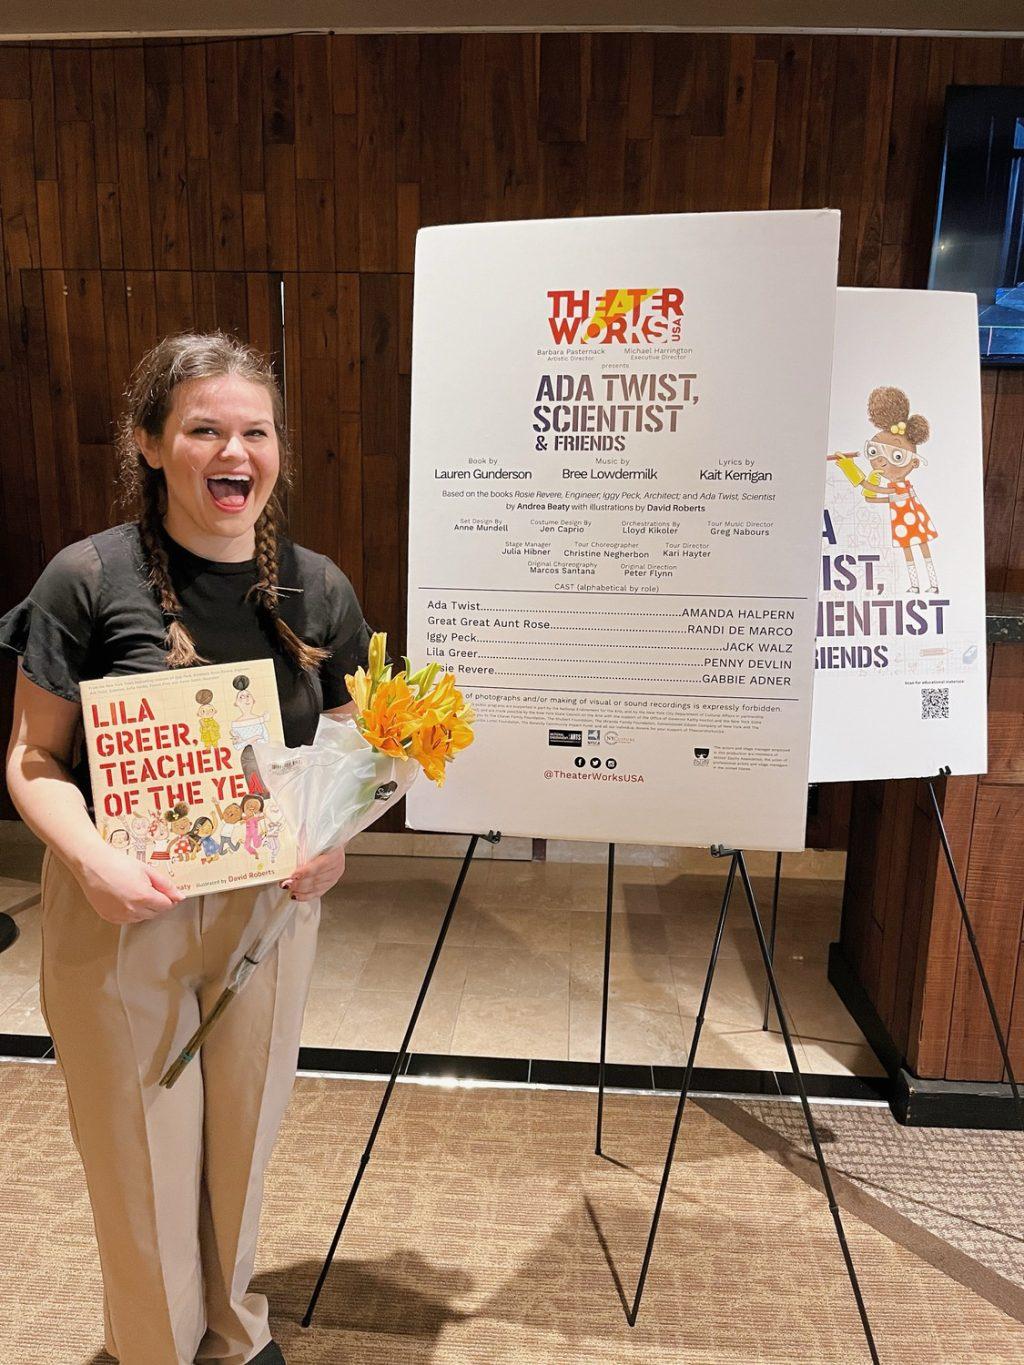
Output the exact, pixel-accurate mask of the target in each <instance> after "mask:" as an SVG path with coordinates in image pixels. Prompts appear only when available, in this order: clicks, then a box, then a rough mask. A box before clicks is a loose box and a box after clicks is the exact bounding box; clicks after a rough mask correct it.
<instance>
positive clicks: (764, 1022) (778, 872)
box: [761, 853, 782, 1033]
mask: <svg viewBox="0 0 1024 1365" xmlns="http://www.w3.org/2000/svg"><path fill="white" fill-rule="evenodd" d="M781 882H782V854H781V853H776V855H775V882H774V885H773V886H772V922H771V927H770V928H769V930H768V956H769V957H770V958H771V960H772V966H774V965H775V931H776V929H777V928H778V924H779V886H780V884H781ZM771 999H772V988H771V986H770V985H769V984H768V982H767V981H766V982H765V983H764V1015H763V1017H762V1019H761V1030H762V1032H764V1033H767V1032H768V1010H769V1009H770V1007H771Z"/></svg>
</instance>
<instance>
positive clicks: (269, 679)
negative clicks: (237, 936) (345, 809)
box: [81, 659, 296, 896]
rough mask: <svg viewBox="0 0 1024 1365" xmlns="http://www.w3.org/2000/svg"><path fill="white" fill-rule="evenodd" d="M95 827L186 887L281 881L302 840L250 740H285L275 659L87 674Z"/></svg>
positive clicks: (201, 890) (198, 891)
mask: <svg viewBox="0 0 1024 1365" xmlns="http://www.w3.org/2000/svg"><path fill="white" fill-rule="evenodd" d="M81 689H82V718H83V722H84V727H85V742H86V746H87V749H88V753H89V772H90V775H91V778H92V792H93V806H94V810H95V820H96V827H97V829H98V830H99V831H100V833H101V834H102V835H103V838H104V839H105V840H106V842H107V843H108V844H110V845H111V847H113V848H118V849H121V850H122V851H123V852H124V853H125V854H126V855H127V856H128V857H131V858H137V859H138V860H139V862H141V863H147V864H148V865H150V866H152V867H156V868H159V869H160V870H161V871H162V872H164V873H166V875H167V876H168V877H170V879H171V881H173V882H174V884H175V886H177V887H178V889H179V890H180V891H182V892H184V893H185V894H186V895H189V896H191V895H203V894H206V893H208V892H214V891H228V890H232V889H234V888H235V887H238V886H245V885H255V884H258V883H260V882H271V881H280V880H281V879H282V878H284V877H287V876H288V875H289V874H290V873H291V872H293V871H294V870H295V864H296V849H295V841H294V838H293V836H292V835H291V833H290V831H289V829H288V827H287V825H286V824H285V822H284V819H283V816H282V812H281V810H280V808H279V807H278V805H277V803H276V802H275V801H274V800H273V798H272V797H271V795H270V790H269V788H268V787H267V785H266V783H265V782H264V781H263V777H262V775H261V773H260V768H259V762H258V761H257V757H256V752H255V750H254V748H253V746H254V745H255V744H259V743H277V744H281V743H283V742H284V734H283V731H282V728H281V708H280V705H279V703H278V696H277V680H276V678H275V676H274V665H273V661H272V660H270V659H251V660H248V661H246V662H245V663H232V664H213V665H210V666H209V667H202V668H173V669H169V670H167V671H166V672H162V673H137V674H133V675H131V676H129V677H111V678H98V679H95V680H93V681H91V682H83V683H82V684H81Z"/></svg>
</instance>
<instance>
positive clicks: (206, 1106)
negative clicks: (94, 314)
mask: <svg viewBox="0 0 1024 1365" xmlns="http://www.w3.org/2000/svg"><path fill="white" fill-rule="evenodd" d="M118 446H119V450H120V455H121V483H122V488H123V495H124V499H125V503H126V506H127V508H128V510H129V512H130V516H131V519H130V520H129V521H127V522H124V523H122V524H121V525H118V526H113V527H110V528H109V529H107V530H105V531H101V532H99V533H97V534H96V535H92V536H89V537H88V538H87V539H85V540H82V541H78V542H77V543H75V544H74V545H69V546H67V547H66V548H65V549H64V550H61V551H60V553H59V554H57V555H56V556H55V557H54V559H53V560H51V562H50V563H49V564H48V565H47V566H46V568H45V569H44V571H43V573H42V575H41V576H40V578H39V580H38V581H37V583H36V585H35V587H34V588H33V589H32V592H31V593H30V595H29V596H28V597H27V598H26V599H25V601H23V602H21V603H20V604H19V605H18V606H17V607H15V608H14V609H13V610H12V611H11V612H9V613H8V614H7V615H6V616H5V617H4V618H3V619H2V620H0V644H2V645H4V646H6V647H7V648H9V649H12V650H14V651H15V652H16V653H17V654H19V655H20V656H21V667H20V669H19V672H18V682H17V690H16V695H15V718H14V728H13V732H12V739H11V748H10V751H9V754H8V763H7V777H8V785H9V789H10V792H11V796H12V798H13V800H14V802H15V804H16V806H17V808H18V810H19V812H20V813H21V815H22V816H23V818H24V819H25V822H26V824H28V825H29V826H30V827H31V828H32V829H33V830H34V831H35V833H36V834H37V835H38V836H39V837H40V838H41V839H42V840H43V841H44V843H46V845H47V853H46V857H45V859H44V864H43V884H42V923H43V972H42V981H41V983H40V984H41V990H40V999H41V1001H42V1006H43V1012H44V1014H45V1016H46V1020H47V1024H48V1026H49V1029H50V1033H51V1035H52V1037H53V1040H54V1044H55V1048H56V1053H57V1057H58V1059H59V1061H60V1064H61V1067H62V1070H63V1072H64V1077H65V1081H66V1083H67V1088H68V1096H69V1107H70V1110H71V1112H72V1114H73V1115H74V1125H73V1126H74V1134H75V1141H76V1144H77V1146H78V1150H79V1153H80V1155H81V1157H82V1161H83V1164H84V1166H85V1170H86V1176H87V1183H88V1188H89V1195H90V1199H91V1202H92V1207H93V1218H94V1223H95V1227H96V1235H97V1240H98V1242H99V1249H100V1263H101V1265H102V1268H103V1281H104V1297H105V1306H106V1313H105V1325H106V1335H107V1342H106V1344H107V1349H108V1350H109V1352H110V1353H111V1354H112V1355H114V1356H116V1358H117V1359H118V1360H120V1361H121V1362H122V1365H152V1362H154V1361H158V1360H182V1361H184V1360H189V1361H192V1360H195V1359H196V1358H199V1359H202V1360H229V1359H230V1360H238V1361H242V1360H244V1361H247V1362H249V1361H257V1360H258V1361H260V1362H261V1365H270V1363H271V1362H280V1361H281V1360H282V1356H281V1354H280V1351H279V1350H278V1348H277V1346H276V1345H275V1344H274V1343H273V1342H272V1341H271V1340H270V1329H269V1326H268V1306H267V1301H266V1299H265V1298H264V1297H263V1296H262V1295H259V1294H252V1293H250V1292H249V1291H248V1284H249V1279H250V1276H251V1274H252V1269H253V1263H254V1257H255V1250H256V1229H257V1225H258V1220H259V1204H260V1198H261V1191H262V1182H263V1170H264V1167H265V1164H266V1161H267V1159H268V1157H269V1154H270V1150H271V1147H272V1146H273V1142H274V1138H275V1136H276V1133H277V1128H278V1124H279V1122H280V1120H281V1117H282V1114H283V1112H284V1107H285V1104H286V1103H287V1099H288V1095H289V1093H290V1090H291V1086H292V1081H293V1079H294V1075H295V1063H296V1060H297V1056H298V1047H299V1035H300V1029H301V1023H302V1014H303V1010H304V1008H305V1002H306V995H307V992H308V989H309V979H310V974H311V971H312V963H313V953H314V949H315V945H316V936H317V926H318V923H319V913H320V896H321V895H322V894H323V892H324V891H326V890H328V889H329V888H330V887H331V886H333V885H334V883H335V882H336V881H337V880H338V878H339V877H340V876H341V873H342V871H343V869H344V851H343V850H335V851H332V852H330V853H325V854H321V855H319V856H318V857H316V858H313V859H311V860H310V861H309V862H307V863H305V864H304V865H303V866H301V867H299V868H298V869H296V871H295V873H294V874H293V875H292V879H291V883H290V887H291V892H292V895H293V898H294V899H295V900H297V901H300V902H302V904H300V905H298V906H297V907H296V914H295V915H294V916H293V918H292V920H291V922H290V925H289V928H288V930H287V931H286V932H285V933H284V934H283V935H282V936H281V937H280V939H278V941H277V944H276V945H275V948H274V949H273V955H274V958H276V965H275V963H274V961H273V959H272V960H271V961H270V963H269V964H268V965H269V970H267V971H265V972H264V973H262V974H261V975H260V977H259V978H258V980H257V981H256V982H255V983H254V985H253V987H252V988H251V989H250V990H248V991H246V992H245V994H244V996H243V997H242V998H241V999H240V1001H239V1003H238V1004H237V1005H236V1006H235V1010H234V1014H233V1017H232V1018H231V1020H230V1023H229V1025H228V1026H226V1027H225V1028H224V1029H222V1030H221V1031H220V1032H219V1033H218V1035H217V1036H216V1038H214V1039H211V1043H210V1044H208V1045H207V1046H206V1047H204V1049H203V1064H202V1068H199V1067H196V1068H195V1069H194V1070H193V1071H190V1073H189V1078H188V1081H187V1082H186V1083H184V1084H182V1085H180V1086H176V1087H175V1088H174V1089H173V1090H172V1091H167V1090H161V1089H159V1087H158V1079H159V1076H160V1074H161V1071H162V1069H163V1063H164V1061H165V1060H166V1056H167V1054H168V1052H169V1051H170V1050H173V1046H174V1042H175V1040H176V1039H181V1040H184V1038H187V1037H188V1036H189V1034H190V1033H191V1032H192V1031H193V1030H194V1028H195V1026H196V1023H197V1022H198V1019H199V1018H200V1017H201V1016H203V1015H204V1014H205V1013H206V1011H207V1010H208V1009H209V1008H210V1003H211V1000H213V999H215V998H216V996H217V995H218V994H219V992H220V989H221V987H222V985H223V982H224V979H225V978H226V976H227V973H228V971H229V970H230V969H231V968H232V966H233V965H234V963H233V960H232V954H233V953H234V951H235V948H236V946H237V945H238V943H239V942H246V941H249V940H248V939H247V938H246V935H247V934H248V935H258V934H259V933H260V932H261V931H262V927H263V925H264V923H265V921H266V920H267V919H268V917H269V916H270V915H271V914H272V913H274V912H275V910H276V909H277V908H278V906H279V904H280V896H281V892H280V890H278V889H277V888H276V887H275V886H270V887H266V886H261V887H248V888H245V889H242V888H240V889H238V890H235V891H230V892H226V893H220V894H215V895H208V896H194V897H187V898H184V899H183V898H182V897H181V895H180V894H179V893H178V891H177V890H176V888H175V887H174V886H173V884H172V883H171V882H170V881H168V879H167V878H166V877H165V876H164V875H163V873H162V872H161V871H160V869H159V865H157V864H154V863H151V862H149V861H147V860H146V859H145V857H144V856H143V858H142V859H140V858H138V857H136V856H132V855H131V851H130V850H128V849H123V848H121V847H117V846H114V845H113V844H106V843H104V841H103V840H102V838H101V837H100V835H99V833H98V832H97V830H96V828H95V826H94V824H93V823H92V820H91V818H90V812H91V789H90V783H89V774H88V763H87V760H86V759H85V758H84V756H83V754H82V752H81V745H80V733H81V704H80V694H79V683H80V682H82V681H84V680H85V679H90V678H102V677H107V676H110V675H126V674H138V673H148V672H154V671H158V670H163V669H167V668H188V667H190V666H191V665H194V664H198V663H203V662H210V663H231V662H238V661H242V660H247V659H259V658H270V659H272V660H273V663H274V671H275V676H276V679H277V685H278V693H279V698H280V703H281V718H282V723H283V728H284V736H285V741H286V743H288V744H289V745H292V746H294V745H299V744H304V743H308V742H309V741H310V740H311V739H312V736H313V734H314V732H315V730H316V726H317V722H318V720H319V716H320V713H321V712H322V711H328V712H333V713H335V714H337V713H338V712H339V711H346V710H350V709H351V708H352V703H351V700H350V698H349V694H348V690H347V687H346V684H345V676H346V674H354V673H355V672H356V669H357V668H358V667H359V666H360V665H361V664H363V663H364V662H365V661H366V657H367V647H368V644H369V640H370V634H371V632H370V629H369V627H368V626H367V624H366V622H365V621H364V619H363V613H362V609H361V608H360V606H359V603H358V601H357V600H356V596H355V594H354V592H353V590H352V586H351V584H350V583H349V581H348V579H347V578H346V577H345V575H344V574H343V573H342V572H341V570H340V569H339V568H338V567H337V566H336V565H335V564H333V563H332V562H331V561H330V560H329V559H327V558H326V557H325V556H323V555H320V554H316V553H314V552H313V551H311V550H307V549H304V548H303V547H302V546H299V545H296V544H294V543H293V542H292V541H291V540H290V539H289V538H288V537H287V536H286V535H285V534H284V532H283V530H282V529H281V528H282V512H281V507H280V504H279V502H278V498H277V492H276V490H277V487H278V486H279V484H280V483H282V482H285V483H287V481H288V479H289V467H290V463H291V450H290V447H289V443H288V436H287V430H286V427H285V422H284V408H283V402H282V397H281V393H280V390H279V388H278V385H277V381H276V379H275V377H274V374H273V371H272V369H271V367H270V365H269V363H268V362H267V361H266V360H265V359H264V357H262V356H261V355H259V354H258V353H257V352H255V351H254V350H252V349H251V348H250V347H248V346H245V345H243V344H242V343H241V342H239V341H237V340H236V339H235V338H232V337H228V336H225V335H223V334H221V333H214V334H212V335H208V336H198V335H192V334H183V335H180V336H172V337H167V338H166V339H165V340H163V341H162V342H160V343H159V345H157V346H156V347H154V348H153V350H152V351H150V352H149V353H148V354H147V355H146V356H145V357H144V358H143V360H142V362H141V363H140V365H139V367H138V369H137V370H136V371H135V373H134V375H133V376H132V380H131V383H130V385H129V387H128V391H127V394H126V405H125V411H124V414H123V417H122V419H121V422H120V424H119V428H118ZM239 680H240V681H239V682H238V683H236V686H237V687H238V688H239V696H240V702H239V714H240V716H242V718H243V720H244V721H246V722H247V723H249V724H256V723H257V722H260V721H261V718H260V717H254V716H252V715H251V714H247V712H246V708H245V705H244V698H245V697H246V696H249V694H248V692H247V690H246V688H247V680H246V679H245V678H244V676H243V674H241V673H240V674H239ZM251 701H252V699H251V697H249V702H250V705H249V707H248V712H249V713H251V711H252V705H251ZM238 723H242V722H238ZM257 800H258V798H256V797H254V796H252V795H249V796H246V797H244V798H243V799H242V802H241V807H242V813H241V814H240V816H239V819H241V818H242V815H244V816H245V817H246V819H247V837H250V836H251V837H256V833H257V826H258V812H257V811H256V809H255V806H256V802H257ZM186 814H187V813H186ZM181 818H182V820H184V821H185V825H187V824H188V820H187V819H186V815H182V816H181ZM250 824H251V826H252V829H251V830H250V829H249V825H250Z"/></svg>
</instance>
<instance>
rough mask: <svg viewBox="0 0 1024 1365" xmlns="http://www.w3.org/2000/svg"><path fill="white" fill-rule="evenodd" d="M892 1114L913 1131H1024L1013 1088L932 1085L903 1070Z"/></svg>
mask: <svg viewBox="0 0 1024 1365" xmlns="http://www.w3.org/2000/svg"><path fill="white" fill-rule="evenodd" d="M1019 1088H1020V1085H1019V1083H1018V1089H1019ZM892 1111H893V1113H894V1114H895V1115H896V1117H897V1119H899V1121H900V1123H905V1124H907V1126H908V1127H912V1128H999V1129H1003V1130H1007V1131H1009V1130H1014V1129H1016V1130H1020V1128H1021V1120H1020V1111H1019V1110H1018V1108H1017V1103H1016V1101H1015V1100H1014V1098H1013V1091H1012V1090H1011V1089H1010V1087H1009V1085H1006V1084H1003V1083H1001V1082H999V1081H931V1080H927V1079H924V1078H922V1077H920V1076H915V1075H914V1074H913V1072H910V1071H908V1070H907V1069H906V1067H902V1066H901V1067H900V1069H899V1072H898V1073H897V1076H896V1083H895V1089H894V1093H893V1098H892Z"/></svg>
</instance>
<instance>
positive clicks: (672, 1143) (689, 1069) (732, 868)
mask: <svg viewBox="0 0 1024 1365" xmlns="http://www.w3.org/2000/svg"><path fill="white" fill-rule="evenodd" d="M739 856H740V855H739V854H738V853H734V854H733V855H732V861H731V862H730V864H729V875H728V877H727V878H726V882H725V894H724V895H723V897H722V909H721V912H720V913H719V916H718V927H717V928H716V930H715V941H714V944H713V946H712V949H711V957H710V959H709V961H708V971H707V976H706V977H705V979H704V993H703V994H702V995H701V998H700V1009H699V1010H698V1012H697V1018H696V1021H695V1023H694V1026H693V1038H692V1039H691V1041H690V1052H689V1056H688V1057H687V1059H686V1072H685V1074H684V1076H683V1087H682V1089H681V1090H680V1092H679V1103H678V1104H677V1106H676V1116H675V1120H674V1121H673V1124H672V1136H671V1137H670V1138H669V1142H668V1151H667V1152H666V1154H665V1166H664V1169H663V1170H662V1173H661V1185H660V1187H659V1189H658V1199H657V1202H656V1204H655V1206H654V1217H653V1218H652V1220H651V1230H650V1232H649V1234H648V1236H647V1246H646V1248H645V1249H644V1259H643V1264H642V1265H641V1267H640V1277H639V1279H638V1280H637V1285H636V1294H635V1296H634V1298H633V1306H632V1307H631V1308H629V1309H627V1310H626V1321H627V1322H628V1323H629V1325H630V1327H635V1326H636V1319H637V1314H638V1313H639V1312H640V1300H641V1298H642V1297H643V1292H644V1285H645V1284H646V1282H647V1272H648V1270H649V1269H650V1265H651V1255H652V1253H653V1251H654V1242H655V1238H656V1237H657V1235H658V1224H659V1222H660V1221H661V1210H662V1207H663V1205H664V1203H665V1193H666V1191H667V1190H668V1180H669V1175H670V1174H671V1171H672V1162H673V1160H674V1159H675V1154H676V1143H677V1141H678V1139H679V1128H680V1125H681V1123H682V1121H683V1110H684V1109H685V1108H686V1100H687V1097H688V1096H689V1093H690V1083H691V1081H692V1080H693V1066H694V1062H695V1060H696V1057H697V1044H698V1043H699V1042H700V1034H701V1029H702V1028H703V1027H704V1015H705V1013H706V1011H707V1007H708V999H709V997H710V995H711V983H712V981H713V980H714V976H715V967H716V966H717V965H718V952H719V949H720V948H721V946H722V935H723V933H724V932H725V920H726V916H727V915H728V913H729V897H730V896H731V895H732V887H733V882H734V881H735V879H736V867H737V860H738V858H739Z"/></svg>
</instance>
